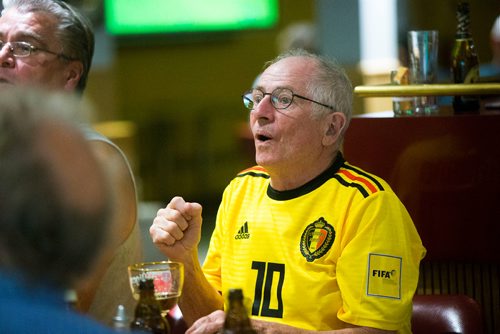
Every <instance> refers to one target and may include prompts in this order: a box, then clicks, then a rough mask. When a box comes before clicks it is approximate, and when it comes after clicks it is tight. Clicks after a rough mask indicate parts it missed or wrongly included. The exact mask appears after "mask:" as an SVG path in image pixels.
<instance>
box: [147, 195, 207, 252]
mask: <svg viewBox="0 0 500 334" xmlns="http://www.w3.org/2000/svg"><path fill="white" fill-rule="evenodd" d="M201 211H202V207H201V205H200V204H198V203H190V202H186V201H184V199H183V198H182V197H174V198H172V200H171V201H170V203H168V205H167V207H166V208H164V209H160V210H158V213H157V214H156V218H155V219H154V221H153V225H151V227H150V229H149V234H150V235H151V239H152V240H153V242H154V244H155V245H156V247H158V249H159V250H160V251H161V252H162V253H163V254H164V255H165V256H166V257H168V258H169V259H170V260H174V261H180V262H184V260H186V259H187V258H188V257H189V256H190V255H191V254H192V253H193V252H197V251H198V244H199V242H200V239H201V222H202V218H201Z"/></svg>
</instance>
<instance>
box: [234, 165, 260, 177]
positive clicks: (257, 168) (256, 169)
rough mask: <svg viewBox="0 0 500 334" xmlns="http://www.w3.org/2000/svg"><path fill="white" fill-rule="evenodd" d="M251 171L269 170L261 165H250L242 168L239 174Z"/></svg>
mask: <svg viewBox="0 0 500 334" xmlns="http://www.w3.org/2000/svg"><path fill="white" fill-rule="evenodd" d="M249 172H254V173H265V174H267V171H266V169H265V168H264V167H261V166H253V167H250V168H247V169H244V170H242V171H241V172H239V173H238V175H240V174H245V173H249Z"/></svg>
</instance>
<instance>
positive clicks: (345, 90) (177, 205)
mask: <svg viewBox="0 0 500 334" xmlns="http://www.w3.org/2000/svg"><path fill="white" fill-rule="evenodd" d="M243 102H244V104H245V106H246V107H247V108H248V109H249V110H250V126H251V130H252V133H253V135H254V141H255V148H256V162H257V164H258V166H256V167H252V168H249V169H247V170H244V171H242V172H241V173H239V174H238V175H237V176H236V177H235V178H234V179H233V180H232V181H231V183H230V184H229V185H228V186H227V188H226V190H225V191H224V195H223V198H222V202H221V204H220V207H219V211H218V214H217V221H216V226H215V230H214V232H213V235H212V238H211V241H210V246H209V249H208V253H207V256H206V259H205V263H204V264H203V267H202V266H201V265H200V263H199V262H198V254H197V246H198V242H199V240H200V227H201V223H202V215H201V213H202V208H201V206H200V205H199V204H197V203H193V202H186V201H185V200H184V199H183V198H181V197H175V198H173V199H172V200H171V201H170V203H169V204H168V205H167V207H166V208H165V209H161V210H159V211H158V215H157V217H156V218H155V220H154V222H153V225H152V227H151V229H150V233H151V237H152V239H153V241H154V242H155V244H156V245H157V246H158V248H159V249H160V250H161V251H162V252H163V253H164V254H165V255H166V256H167V257H168V258H170V259H172V260H176V261H181V262H183V263H184V265H185V275H186V278H185V286H184V287H185V288H184V292H183V295H182V297H181V299H180V301H179V305H180V308H181V310H182V312H183V314H184V318H185V319H186V321H187V322H188V324H189V325H191V327H190V329H189V330H188V332H187V333H214V332H216V331H217V330H218V329H220V328H221V327H222V324H223V321H224V312H223V311H222V310H223V308H224V300H223V295H224V293H226V292H227V290H228V289H230V288H242V289H243V291H244V295H245V296H246V297H248V298H249V299H250V301H251V303H250V307H251V310H250V312H251V314H252V324H253V326H254V327H255V329H256V330H257V331H258V332H263V333H311V332H314V331H321V332H324V333H386V332H393V333H396V332H400V333H409V332H410V331H411V330H410V319H411V312H412V298H413V295H414V293H415V290H416V287H417V281H418V270H419V263H420V260H421V259H422V258H423V256H424V255H425V248H424V247H423V245H422V242H421V240H420V237H419V235H418V233H417V231H416V229H415V226H414V224H413V222H412V220H411V218H410V216H409V215H408V212H407V211H406V209H405V208H404V206H403V204H402V203H401V202H400V200H399V199H398V198H397V196H396V195H395V194H394V192H393V191H392V190H391V188H390V187H389V185H388V184H387V183H386V182H385V181H384V180H382V179H380V178H379V177H377V176H375V175H372V174H370V173H368V172H365V171H363V170H362V169H360V168H358V167H355V166H353V165H351V164H349V163H348V162H347V161H346V160H345V159H344V157H343V156H342V153H341V152H340V147H341V143H342V139H343V136H344V134H345V132H346V130H347V127H348V124H349V120H350V118H351V114H352V86H351V83H350V81H349V79H348V78H347V77H346V75H345V74H344V71H343V70H342V69H340V68H339V67H338V66H337V65H336V64H334V63H332V62H330V61H329V60H327V59H325V58H323V57H320V56H317V55H313V54H310V53H307V52H306V51H303V50H292V51H289V52H287V53H285V54H282V55H280V56H278V58H277V59H275V60H273V61H272V62H270V63H269V64H268V65H267V67H266V68H265V70H264V72H263V73H262V75H261V76H260V77H259V79H258V81H257V83H256V85H255V87H254V88H253V89H252V90H250V91H249V92H247V93H245V94H244V95H243Z"/></svg>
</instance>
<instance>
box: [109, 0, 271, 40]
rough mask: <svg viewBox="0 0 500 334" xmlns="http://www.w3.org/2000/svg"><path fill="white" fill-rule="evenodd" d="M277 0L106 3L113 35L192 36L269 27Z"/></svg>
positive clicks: (124, 0)
mask: <svg viewBox="0 0 500 334" xmlns="http://www.w3.org/2000/svg"><path fill="white" fill-rule="evenodd" d="M278 1H279V0H105V1H104V5H105V22H106V29H107V30H108V32H109V33H110V34H112V35H121V36H127V35H129V36H130V35H148V34H162V33H163V34H165V33H167V34H168V33H190V32H191V33H195V32H212V31H214V32H215V31H234V30H244V29H265V28H271V27H273V26H274V25H275V24H276V23H277V22H278V6H279V5H278Z"/></svg>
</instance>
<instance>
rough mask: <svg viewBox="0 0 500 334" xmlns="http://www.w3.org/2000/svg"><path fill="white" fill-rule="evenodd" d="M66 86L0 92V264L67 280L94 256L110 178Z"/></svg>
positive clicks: (44, 281) (48, 280)
mask: <svg viewBox="0 0 500 334" xmlns="http://www.w3.org/2000/svg"><path fill="white" fill-rule="evenodd" d="M85 106H86V105H85V104H83V103H81V101H76V97H73V96H69V95H67V94H64V96H63V95H61V94H46V93H42V92H38V91H31V90H27V89H26V88H25V89H23V90H22V91H21V90H20V89H17V88H11V89H7V90H4V91H1V92H0V162H1V163H0V272H3V273H5V274H8V275H13V276H15V277H20V278H21V279H22V281H26V283H28V284H29V285H30V286H36V284H34V283H40V284H41V285H49V286H53V287H55V288H61V289H63V288H68V287H71V286H73V284H75V283H76V281H77V279H79V278H81V277H82V275H84V274H86V273H87V272H88V271H89V270H90V268H91V266H92V265H93V264H94V263H95V261H97V259H98V255H99V252H100V251H101V249H102V246H103V243H104V241H105V239H106V236H107V230H108V225H109V217H110V214H111V212H110V207H109V193H108V185H107V179H106V178H105V175H104V172H103V171H102V169H101V166H100V164H99V162H98V160H97V158H96V156H95V155H94V153H93V151H92V150H91V148H90V147H89V143H88V141H86V140H85V139H84V137H83V136H82V134H81V132H80V130H79V129H78V127H77V125H76V122H75V121H74V120H73V119H69V117H67V116H63V115H68V114H74V112H75V111H78V109H80V108H85Z"/></svg>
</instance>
